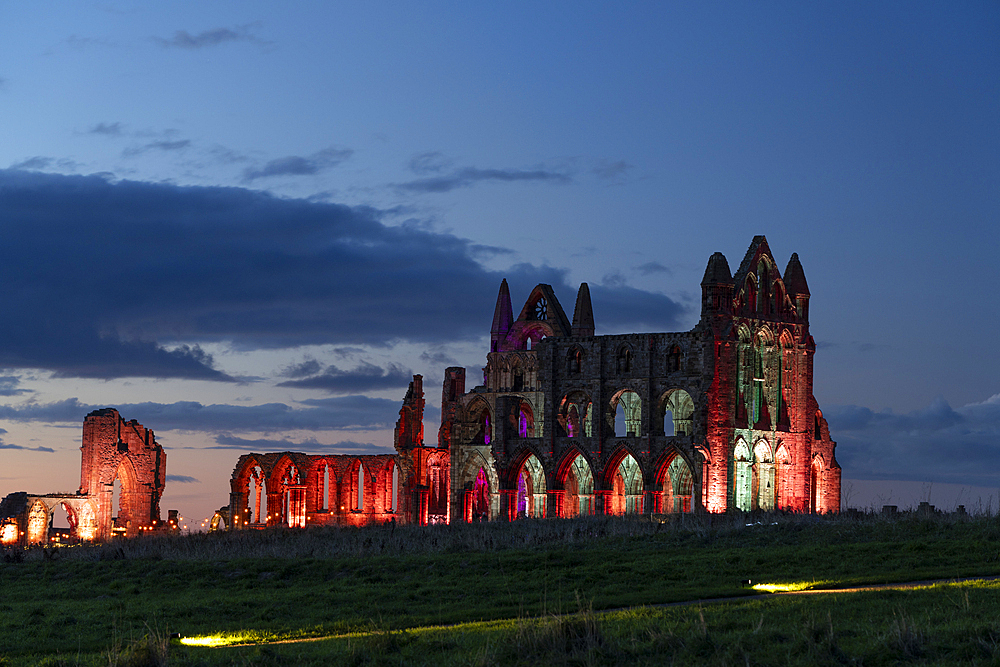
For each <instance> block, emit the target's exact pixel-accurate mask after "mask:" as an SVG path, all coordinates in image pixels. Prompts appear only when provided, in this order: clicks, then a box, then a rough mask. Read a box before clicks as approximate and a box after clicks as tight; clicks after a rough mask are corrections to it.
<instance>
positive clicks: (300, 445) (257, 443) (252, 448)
mask: <svg viewBox="0 0 1000 667" xmlns="http://www.w3.org/2000/svg"><path fill="white" fill-rule="evenodd" d="M215 442H216V443H217V445H216V446H215V447H208V448H207V449H236V450H240V451H243V452H257V453H260V454H266V453H268V452H303V453H305V454H353V455H365V454H391V453H392V452H393V449H392V445H391V444H390V445H386V446H379V445H375V444H372V443H370V442H354V441H353V440H343V441H341V442H336V443H333V444H327V443H323V442H317V441H316V440H315V439H312V438H310V439H308V440H303V441H301V442H294V441H292V440H286V439H281V440H270V439H266V438H257V439H246V438H237V437H235V436H233V435H218V436H216V437H215Z"/></svg>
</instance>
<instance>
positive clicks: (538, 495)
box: [509, 448, 548, 518]
mask: <svg viewBox="0 0 1000 667" xmlns="http://www.w3.org/2000/svg"><path fill="white" fill-rule="evenodd" d="M514 460H515V461H516V462H517V463H516V464H515V465H513V466H511V468H510V474H511V476H512V479H511V480H509V482H510V484H511V486H512V487H513V489H514V506H513V508H512V517H511V518H521V517H529V518H542V517H544V516H545V505H546V502H547V499H548V493H547V492H548V485H547V484H546V479H545V468H544V467H543V466H542V461H541V458H540V457H539V456H538V454H537V453H536V452H535V451H534V450H532V449H529V448H525V449H523V450H521V451H519V452H518V453H517V454H516V455H515V456H514Z"/></svg>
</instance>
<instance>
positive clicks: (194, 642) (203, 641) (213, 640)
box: [181, 635, 240, 647]
mask: <svg viewBox="0 0 1000 667" xmlns="http://www.w3.org/2000/svg"><path fill="white" fill-rule="evenodd" d="M239 642H240V638H239V637H226V636H224V635H210V636H207V637H181V644H184V645H185V646H208V647H212V646H228V645H229V644H238V643H239Z"/></svg>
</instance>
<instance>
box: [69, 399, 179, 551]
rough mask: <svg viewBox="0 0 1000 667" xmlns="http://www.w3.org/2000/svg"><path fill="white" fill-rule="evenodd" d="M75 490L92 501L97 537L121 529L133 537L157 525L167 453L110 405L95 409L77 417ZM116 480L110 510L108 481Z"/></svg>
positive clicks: (149, 434)
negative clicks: (78, 458)
mask: <svg viewBox="0 0 1000 667" xmlns="http://www.w3.org/2000/svg"><path fill="white" fill-rule="evenodd" d="M80 450H81V452H82V461H81V468H80V491H79V493H80V494H82V495H86V496H88V497H90V498H92V499H94V501H95V504H96V511H97V525H98V535H97V539H99V540H105V539H108V538H109V537H111V533H112V532H113V531H124V534H125V535H126V536H128V537H134V536H136V535H138V534H139V533H140V531H142V530H146V529H150V528H154V527H156V526H157V525H159V524H160V522H161V519H160V497H161V496H162V495H163V490H164V488H165V487H166V474H167V455H166V452H164V451H163V448H162V447H161V446H160V445H159V444H157V442H156V437H155V436H154V434H153V431H152V430H150V429H147V428H145V427H144V426H143V425H142V424H140V423H139V422H137V421H136V420H134V419H133V420H131V421H129V422H126V421H125V420H124V419H122V417H121V415H120V414H119V413H118V411H117V410H115V409H114V408H104V409H101V410H95V411H94V412H91V413H90V414H88V415H87V416H86V418H85V419H84V421H83V439H82V444H81V447H80ZM116 479H117V480H120V482H121V495H120V498H119V510H118V512H117V514H116V515H115V513H114V509H113V506H114V498H113V493H114V482H115V480H116Z"/></svg>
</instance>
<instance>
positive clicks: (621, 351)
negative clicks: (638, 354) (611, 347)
mask: <svg viewBox="0 0 1000 667" xmlns="http://www.w3.org/2000/svg"><path fill="white" fill-rule="evenodd" d="M634 362H635V353H634V352H633V351H632V346H631V345H630V344H628V343H622V344H621V345H619V346H618V350H617V351H616V352H615V373H617V374H618V375H631V374H632V367H633V365H634Z"/></svg>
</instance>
